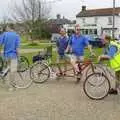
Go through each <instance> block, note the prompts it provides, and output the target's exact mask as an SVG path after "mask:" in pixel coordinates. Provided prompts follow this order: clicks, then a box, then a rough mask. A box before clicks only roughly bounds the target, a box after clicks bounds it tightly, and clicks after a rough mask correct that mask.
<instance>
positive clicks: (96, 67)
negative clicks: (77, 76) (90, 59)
mask: <svg viewBox="0 0 120 120" xmlns="http://www.w3.org/2000/svg"><path fill="white" fill-rule="evenodd" d="M94 72H96V73H97V72H99V73H104V74H105V75H106V72H105V70H104V68H103V67H102V66H101V65H100V64H93V69H92V66H89V67H88V68H87V70H86V72H85V76H86V78H87V76H89V75H91V74H92V73H94Z"/></svg>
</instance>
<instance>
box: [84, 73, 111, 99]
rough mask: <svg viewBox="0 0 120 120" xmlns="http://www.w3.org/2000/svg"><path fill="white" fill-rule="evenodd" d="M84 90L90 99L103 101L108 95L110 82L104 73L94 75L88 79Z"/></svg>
mask: <svg viewBox="0 0 120 120" xmlns="http://www.w3.org/2000/svg"><path fill="white" fill-rule="evenodd" d="M83 89H84V92H85V94H86V95H87V96H88V97H89V98H90V99H93V100H101V99H103V98H105V97H106V96H107V95H108V92H109V90H110V81H109V80H108V78H107V77H106V76H105V75H104V74H103V73H93V74H91V75H89V76H88V77H87V78H86V80H85V82H84V84H83Z"/></svg>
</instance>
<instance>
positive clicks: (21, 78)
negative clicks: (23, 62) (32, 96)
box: [12, 70, 33, 89]
mask: <svg viewBox="0 0 120 120" xmlns="http://www.w3.org/2000/svg"><path fill="white" fill-rule="evenodd" d="M25 73H27V74H25ZM15 77H16V78H15V81H13V82H12V85H13V87H15V88H18V89H25V88H28V87H30V86H31V84H32V82H33V81H32V79H31V78H30V70H26V71H24V72H23V71H22V72H17V73H16V76H15ZM27 77H29V78H27Z"/></svg>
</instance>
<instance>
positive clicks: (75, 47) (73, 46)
mask: <svg viewBox="0 0 120 120" xmlns="http://www.w3.org/2000/svg"><path fill="white" fill-rule="evenodd" d="M85 47H88V49H89V51H90V52H91V54H92V55H94V53H93V52H92V48H91V45H89V42H88V39H87V38H86V37H84V36H83V35H81V34H80V26H79V25H76V26H75V34H73V35H72V36H71V37H70V40H69V42H68V47H67V49H66V52H68V51H69V50H71V51H72V55H71V64H72V65H73V67H74V69H75V72H76V74H78V73H79V69H78V66H77V64H76V62H77V61H83V60H84V50H85Z"/></svg>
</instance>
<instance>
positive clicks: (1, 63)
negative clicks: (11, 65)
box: [0, 56, 4, 71]
mask: <svg viewBox="0 0 120 120" xmlns="http://www.w3.org/2000/svg"><path fill="white" fill-rule="evenodd" d="M3 66H4V61H3V58H2V57H1V56H0V71H2V70H3Z"/></svg>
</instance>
